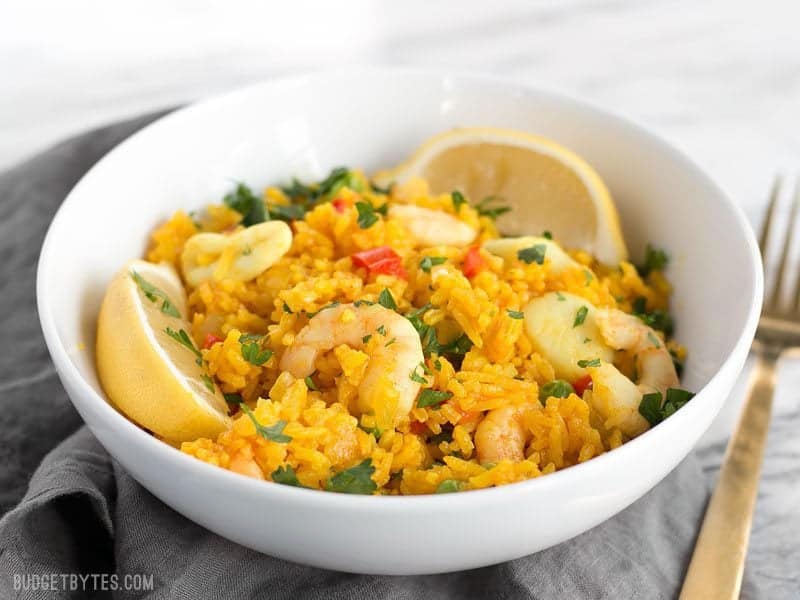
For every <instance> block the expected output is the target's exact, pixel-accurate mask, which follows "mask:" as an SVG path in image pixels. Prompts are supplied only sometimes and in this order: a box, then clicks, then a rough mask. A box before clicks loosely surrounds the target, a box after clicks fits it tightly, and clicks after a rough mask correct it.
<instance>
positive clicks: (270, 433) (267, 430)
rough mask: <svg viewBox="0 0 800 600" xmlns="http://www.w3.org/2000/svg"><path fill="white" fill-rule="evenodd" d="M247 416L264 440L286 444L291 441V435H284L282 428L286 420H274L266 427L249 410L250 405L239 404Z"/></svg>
mask: <svg viewBox="0 0 800 600" xmlns="http://www.w3.org/2000/svg"><path fill="white" fill-rule="evenodd" d="M239 406H240V407H241V409H242V411H243V412H244V414H246V415H247V416H248V417H249V418H250V421H251V422H252V423H253V426H254V427H255V428H256V433H258V435H260V436H261V437H263V438H264V439H265V440H269V441H271V442H278V443H279V444H286V443H288V442H291V441H292V438H291V436H288V435H286V434H285V433H283V430H284V428H285V427H286V421H283V420H281V421H276V422H275V424H274V425H270V426H269V427H267V426H266V425H262V424H261V423H259V422H258V419H256V416H255V414H253V411H252V410H250V407H249V406H247V404H245V403H244V402H243V403H241V404H240V405H239Z"/></svg>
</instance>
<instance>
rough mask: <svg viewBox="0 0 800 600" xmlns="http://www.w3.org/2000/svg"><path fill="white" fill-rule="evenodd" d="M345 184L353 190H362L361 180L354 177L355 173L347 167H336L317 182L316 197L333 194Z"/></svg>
mask: <svg viewBox="0 0 800 600" xmlns="http://www.w3.org/2000/svg"><path fill="white" fill-rule="evenodd" d="M345 186H346V187H349V188H350V189H351V190H353V191H355V192H360V191H361V190H362V185H361V182H360V181H359V180H358V179H357V178H356V176H355V173H353V172H352V171H350V170H348V169H347V167H336V168H335V169H333V170H332V171H331V172H330V173H329V174H328V176H327V177H326V178H325V179H323V180H322V181H320V182H319V187H318V188H317V191H316V197H320V196H333V195H335V194H336V192H338V191H339V190H341V189H342V188H343V187H345Z"/></svg>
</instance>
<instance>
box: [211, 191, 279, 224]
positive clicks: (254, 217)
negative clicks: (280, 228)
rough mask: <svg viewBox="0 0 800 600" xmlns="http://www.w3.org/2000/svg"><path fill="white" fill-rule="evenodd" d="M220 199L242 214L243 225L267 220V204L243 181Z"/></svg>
mask: <svg viewBox="0 0 800 600" xmlns="http://www.w3.org/2000/svg"><path fill="white" fill-rule="evenodd" d="M222 201H223V202H224V203H225V205H226V206H228V207H229V208H232V209H233V210H235V211H236V212H238V213H239V214H240V215H242V225H244V226H245V227H250V226H251V225H256V224H257V223H262V222H264V221H269V213H268V212H267V205H266V204H264V201H263V200H262V199H261V198H259V197H257V196H256V195H255V194H254V193H253V190H251V189H250V188H249V187H248V186H247V185H245V184H244V183H241V182H239V183H237V184H236V188H235V189H234V190H233V191H232V192H230V193H228V194H225V197H224V198H223V199H222Z"/></svg>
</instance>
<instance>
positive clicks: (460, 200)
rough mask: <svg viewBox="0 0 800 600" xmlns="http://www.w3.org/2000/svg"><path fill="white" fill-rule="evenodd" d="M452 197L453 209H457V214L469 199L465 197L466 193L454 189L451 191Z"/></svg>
mask: <svg viewBox="0 0 800 600" xmlns="http://www.w3.org/2000/svg"><path fill="white" fill-rule="evenodd" d="M450 199H451V200H452V201H453V210H455V211H456V214H458V213H459V212H460V211H461V206H462V205H464V204H466V203H467V199H466V198H464V194H462V193H461V192H459V191H458V190H453V191H452V192H450Z"/></svg>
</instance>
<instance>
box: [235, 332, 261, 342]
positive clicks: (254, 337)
mask: <svg viewBox="0 0 800 600" xmlns="http://www.w3.org/2000/svg"><path fill="white" fill-rule="evenodd" d="M263 337H264V336H263V335H261V334H260V333H243V334H242V335H240V336H239V342H240V343H242V344H246V343H247V342H258V341H260V340H261V338H263Z"/></svg>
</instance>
